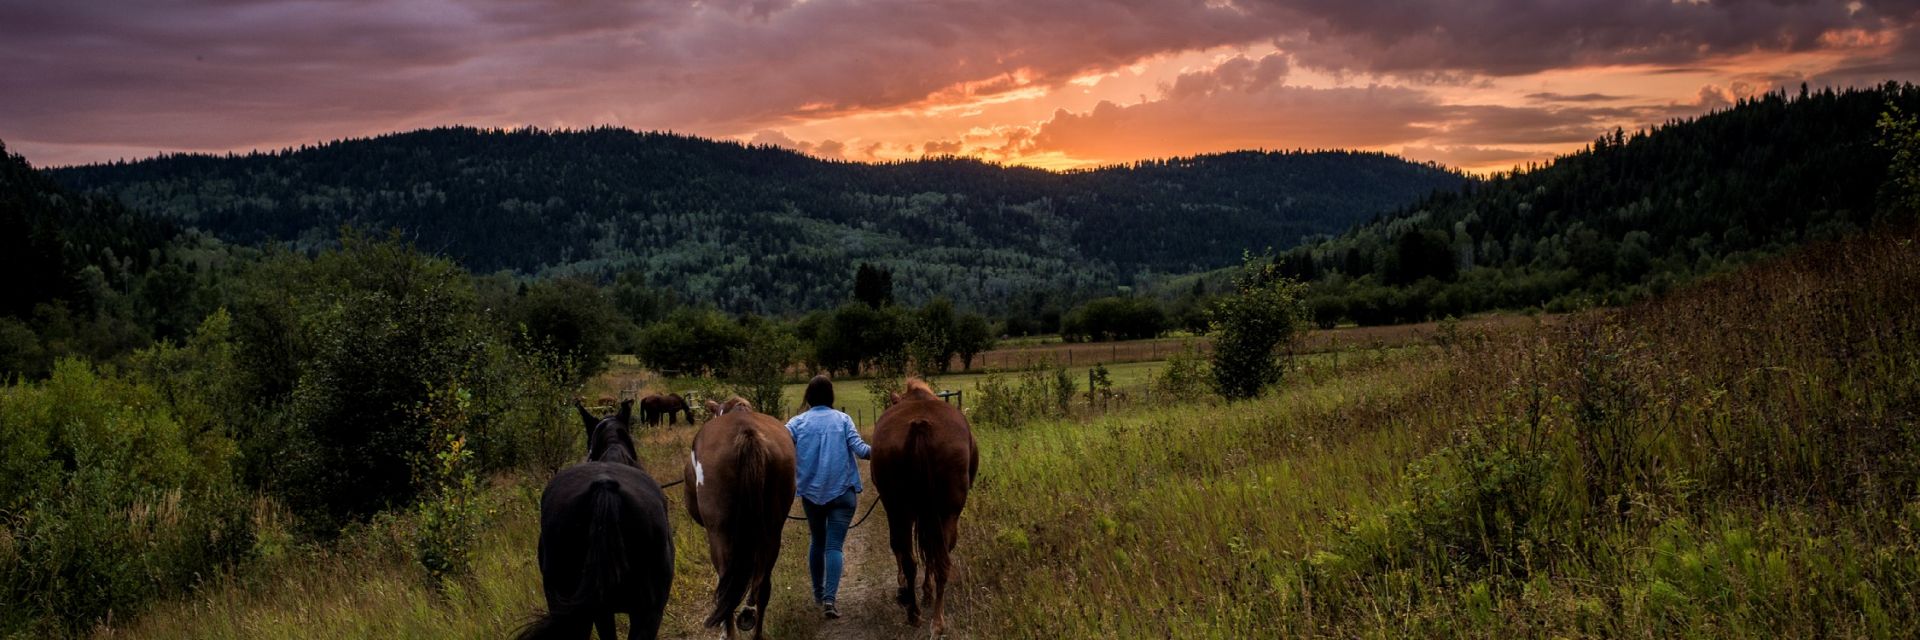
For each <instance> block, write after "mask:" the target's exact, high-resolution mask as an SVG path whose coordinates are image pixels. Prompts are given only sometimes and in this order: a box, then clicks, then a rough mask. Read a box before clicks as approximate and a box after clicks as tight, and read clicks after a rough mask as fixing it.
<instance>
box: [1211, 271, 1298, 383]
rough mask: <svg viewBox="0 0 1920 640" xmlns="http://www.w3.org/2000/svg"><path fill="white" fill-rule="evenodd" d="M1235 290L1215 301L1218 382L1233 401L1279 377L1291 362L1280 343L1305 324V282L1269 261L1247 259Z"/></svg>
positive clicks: (1292, 335)
mask: <svg viewBox="0 0 1920 640" xmlns="http://www.w3.org/2000/svg"><path fill="white" fill-rule="evenodd" d="M1233 285H1234V291H1233V292H1232V293H1229V294H1227V295H1224V296H1221V297H1220V298H1219V299H1217V300H1215V301H1214V303H1213V308H1212V311H1211V315H1212V318H1213V386H1214V390H1215V391H1217V392H1219V394H1220V395H1222V396H1226V397H1227V398H1228V399H1230V400H1239V399H1246V398H1252V397H1254V396H1258V395H1260V393H1261V392H1262V391H1265V390H1266V389H1267V387H1271V386H1273V385H1274V384H1277V383H1279V382H1280V376H1281V374H1282V373H1283V372H1285V371H1286V363H1285V362H1283V361H1281V360H1280V359H1279V357H1278V356H1277V355H1276V354H1275V352H1274V351H1275V348H1276V347H1278V346H1280V345H1281V344H1284V343H1286V342H1289V341H1291V340H1292V339H1293V338H1294V336H1295V334H1296V333H1298V332H1299V331H1301V330H1302V329H1303V328H1304V325H1305V317H1306V313H1305V310H1304V309H1302V308H1301V304H1300V294H1301V293H1302V292H1303V290H1304V289H1303V287H1302V286H1301V285H1299V284H1296V283H1294V282H1292V281H1290V280H1287V279H1285V278H1282V277H1280V275H1279V274H1278V269H1277V268H1276V267H1275V266H1274V265H1272V264H1271V263H1269V262H1268V261H1264V260H1255V259H1253V258H1252V257H1248V258H1247V259H1246V262H1245V265H1244V266H1242V267H1241V270H1240V272H1239V273H1238V274H1236V275H1235V276H1234V282H1233Z"/></svg>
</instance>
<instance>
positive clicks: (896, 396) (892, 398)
mask: <svg viewBox="0 0 1920 640" xmlns="http://www.w3.org/2000/svg"><path fill="white" fill-rule="evenodd" d="M887 404H889V405H895V404H900V392H898V391H888V392H887Z"/></svg>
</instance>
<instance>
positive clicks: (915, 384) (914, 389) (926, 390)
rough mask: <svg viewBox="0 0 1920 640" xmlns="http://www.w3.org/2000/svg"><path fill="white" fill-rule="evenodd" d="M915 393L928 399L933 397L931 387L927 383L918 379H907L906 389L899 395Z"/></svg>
mask: <svg viewBox="0 0 1920 640" xmlns="http://www.w3.org/2000/svg"><path fill="white" fill-rule="evenodd" d="M916 393H918V394H923V395H925V396H926V397H929V398H932V397H935V396H934V394H933V386H932V385H929V384H927V381H925V380H921V379H919V378H907V388H906V390H904V391H901V392H900V395H902V396H908V395H913V394H916Z"/></svg>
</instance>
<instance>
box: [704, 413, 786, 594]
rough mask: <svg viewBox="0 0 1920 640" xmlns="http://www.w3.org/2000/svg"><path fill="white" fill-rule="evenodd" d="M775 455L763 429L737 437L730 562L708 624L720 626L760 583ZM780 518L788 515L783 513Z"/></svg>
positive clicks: (727, 535)
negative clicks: (769, 474)
mask: <svg viewBox="0 0 1920 640" xmlns="http://www.w3.org/2000/svg"><path fill="white" fill-rule="evenodd" d="M770 461H771V456H770V455H769V452H768V451H767V444H766V443H765V442H761V441H760V434H759V432H756V431H754V430H753V429H751V428H744V427H743V428H741V429H740V431H739V432H738V433H736V434H735V435H734V440H733V472H734V474H733V483H732V486H731V487H729V490H730V491H731V492H732V494H733V495H731V496H729V497H730V498H731V499H730V500H728V504H727V513H726V514H725V515H724V516H723V517H724V523H723V524H721V525H720V527H721V535H722V537H723V538H724V539H725V540H726V545H727V564H726V566H725V567H723V568H721V570H720V586H719V587H717V588H715V589H714V591H713V611H712V612H711V613H708V614H707V622H706V624H707V626H708V627H709V628H711V627H718V626H720V623H723V622H726V621H727V620H728V619H729V618H732V617H733V610H734V609H737V608H739V607H740V603H741V601H743V600H746V598H747V593H748V592H749V591H751V590H753V588H754V587H757V586H759V585H758V582H759V578H760V568H761V562H760V555H761V549H762V547H765V546H766V536H768V535H779V534H778V533H777V532H768V531H767V530H766V529H767V519H768V515H767V513H766V511H767V508H768V500H767V486H766V485H767V482H766V480H767V478H766V476H767V465H768V463H769V462H770ZM775 517H780V518H785V517H786V514H784V513H782V514H780V515H779V516H775Z"/></svg>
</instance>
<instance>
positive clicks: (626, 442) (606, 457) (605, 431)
mask: <svg viewBox="0 0 1920 640" xmlns="http://www.w3.org/2000/svg"><path fill="white" fill-rule="evenodd" d="M611 424H619V421H618V420H614V419H613V418H607V419H606V420H602V421H601V422H600V424H599V425H596V426H595V428H594V430H593V436H594V439H595V440H598V441H599V442H593V443H588V445H589V446H588V449H589V451H591V450H592V448H593V446H592V445H596V444H597V445H599V449H600V455H599V456H597V457H594V458H592V460H591V461H592V462H614V463H619V464H625V465H630V466H635V467H638V466H640V460H639V458H638V456H639V455H640V452H639V451H638V450H637V449H636V447H635V445H634V443H633V434H631V433H629V432H628V430H627V429H624V428H623V429H620V430H619V431H618V432H617V433H616V432H614V430H613V427H611V426H609V425H611Z"/></svg>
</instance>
